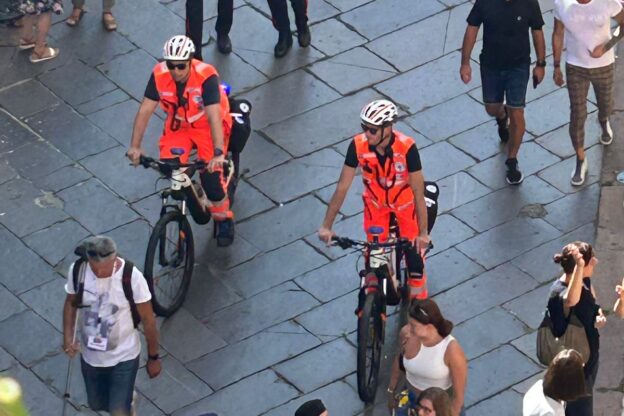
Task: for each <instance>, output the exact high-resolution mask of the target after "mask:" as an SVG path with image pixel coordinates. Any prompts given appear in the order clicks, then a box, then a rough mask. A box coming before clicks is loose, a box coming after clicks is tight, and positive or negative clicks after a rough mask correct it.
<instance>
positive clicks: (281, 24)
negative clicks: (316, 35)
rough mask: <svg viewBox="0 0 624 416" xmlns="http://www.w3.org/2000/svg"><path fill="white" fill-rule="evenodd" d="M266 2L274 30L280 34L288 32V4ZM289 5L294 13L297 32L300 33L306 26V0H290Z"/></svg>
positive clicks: (273, 1) (284, 2)
mask: <svg viewBox="0 0 624 416" xmlns="http://www.w3.org/2000/svg"><path fill="white" fill-rule="evenodd" d="M268 2H269V7H270V8H271V17H272V18H273V26H275V29H277V31H278V32H280V33H285V32H290V19H289V18H288V4H287V2H286V0H268ZM290 5H291V6H292V8H293V11H294V12H295V24H296V25H297V31H298V32H301V31H303V30H305V29H306V27H307V26H308V0H290Z"/></svg>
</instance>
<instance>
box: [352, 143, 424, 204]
mask: <svg viewBox="0 0 624 416" xmlns="http://www.w3.org/2000/svg"><path fill="white" fill-rule="evenodd" d="M393 134H394V142H393V143H392V157H386V160H385V166H381V165H380V164H379V159H378V158H377V155H376V154H375V152H371V150H370V147H369V145H368V140H366V135H365V134H364V133H362V134H358V135H357V136H355V137H354V138H353V140H354V141H355V152H356V154H357V158H358V162H359V166H360V168H361V170H362V180H363V181H364V192H363V195H362V196H363V197H364V198H367V199H368V200H369V201H370V202H372V203H373V205H374V206H375V207H377V208H381V207H389V208H392V209H397V210H402V209H406V208H407V207H409V206H411V205H412V204H413V203H414V193H413V192H412V188H411V186H410V184H409V172H408V170H407V151H408V150H409V148H410V147H411V146H412V145H413V144H414V143H415V141H414V139H413V138H411V137H408V136H405V135H404V134H402V133H400V132H398V131H394V132H393Z"/></svg>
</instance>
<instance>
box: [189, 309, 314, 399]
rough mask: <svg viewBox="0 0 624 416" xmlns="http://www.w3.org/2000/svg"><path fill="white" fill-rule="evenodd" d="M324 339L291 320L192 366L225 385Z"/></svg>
mask: <svg viewBox="0 0 624 416" xmlns="http://www.w3.org/2000/svg"><path fill="white" fill-rule="evenodd" d="M320 343H321V342H320V341H319V340H318V338H316V337H315V336H313V335H312V334H310V333H309V332H307V331H306V330H305V329H304V328H303V327H301V326H300V325H297V324H296V323H294V322H292V321H288V322H285V323H282V324H279V325H277V326H274V327H272V328H269V329H267V330H265V331H263V332H261V333H259V334H256V335H254V336H252V337H249V338H247V339H245V340H243V341H240V342H238V343H236V344H232V345H230V346H228V347H226V348H223V349H221V350H219V351H216V352H213V353H211V354H208V355H206V356H204V357H202V358H200V359H198V360H195V361H193V362H191V363H189V364H188V367H189V368H190V369H191V370H192V371H193V372H194V373H195V374H197V375H198V376H199V377H200V378H201V379H202V380H204V381H205V382H206V383H208V384H209V385H210V386H211V387H212V388H214V389H221V388H223V387H224V386H227V385H230V384H233V383H235V382H236V381H238V380H241V379H243V378H245V377H247V376H249V375H251V374H253V373H256V372H258V371H260V370H262V369H264V368H266V367H270V366H273V365H275V364H277V363H279V362H282V361H285V362H287V361H286V360H288V359H290V358H292V357H295V356H298V355H299V354H301V353H302V352H304V351H307V350H310V349H312V348H314V347H316V346H318V345H319V344H320ZM259 351H263V353H262V354H258V352H259Z"/></svg>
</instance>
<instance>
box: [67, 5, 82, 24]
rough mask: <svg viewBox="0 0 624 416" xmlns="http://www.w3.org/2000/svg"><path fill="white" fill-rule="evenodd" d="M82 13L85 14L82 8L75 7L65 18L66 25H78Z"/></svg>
mask: <svg viewBox="0 0 624 416" xmlns="http://www.w3.org/2000/svg"><path fill="white" fill-rule="evenodd" d="M76 10H78V11H79V12H78V13H76ZM83 14H85V11H84V9H80V8H77V7H76V8H74V9H73V10H72V13H71V15H70V16H69V17H68V18H67V19H66V20H65V23H66V24H67V26H71V27H76V26H78V23H80V20H81V19H82V15H83Z"/></svg>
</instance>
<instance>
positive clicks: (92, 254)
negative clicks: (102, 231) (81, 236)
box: [87, 250, 114, 259]
mask: <svg viewBox="0 0 624 416" xmlns="http://www.w3.org/2000/svg"><path fill="white" fill-rule="evenodd" d="M113 253H114V251H109V252H108V253H100V252H98V251H96V250H87V256H88V257H91V258H97V257H99V258H102V259H103V258H105V257H108V256H110V255H111V254H113Z"/></svg>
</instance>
